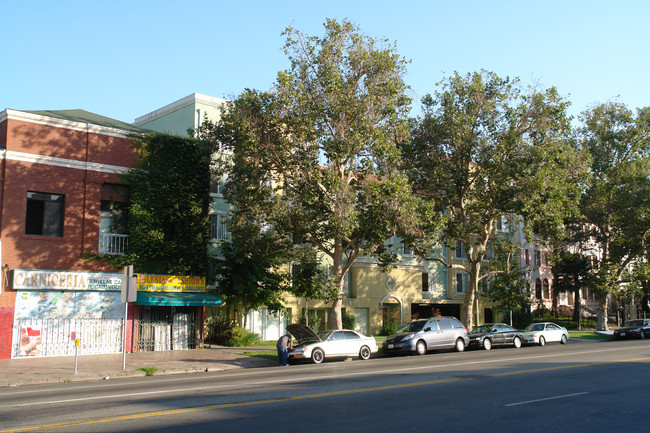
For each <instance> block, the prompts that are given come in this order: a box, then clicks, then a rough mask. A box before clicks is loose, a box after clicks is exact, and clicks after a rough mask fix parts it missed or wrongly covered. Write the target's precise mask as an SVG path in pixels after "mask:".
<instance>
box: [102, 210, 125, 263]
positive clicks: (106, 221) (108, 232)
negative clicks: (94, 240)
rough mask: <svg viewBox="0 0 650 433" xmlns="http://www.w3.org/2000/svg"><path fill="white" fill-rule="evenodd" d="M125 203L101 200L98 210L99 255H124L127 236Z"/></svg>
mask: <svg viewBox="0 0 650 433" xmlns="http://www.w3.org/2000/svg"><path fill="white" fill-rule="evenodd" d="M126 224H127V212H126V203H123V202H119V201H112V200H102V201H101V205H100V210H99V253H100V254H124V253H125V252H126V246H127V241H128V238H129V236H128V235H127V234H126V232H127V230H126Z"/></svg>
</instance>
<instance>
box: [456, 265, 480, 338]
mask: <svg viewBox="0 0 650 433" xmlns="http://www.w3.org/2000/svg"><path fill="white" fill-rule="evenodd" d="M479 272H481V264H480V263H476V262H474V261H472V262H470V264H469V284H468V285H467V293H465V302H464V304H463V313H462V314H461V317H460V320H461V321H462V322H463V323H464V324H465V326H467V329H468V330H471V329H472V328H473V327H474V302H475V301H476V296H477V293H478V276H479Z"/></svg>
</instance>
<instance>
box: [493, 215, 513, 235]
mask: <svg viewBox="0 0 650 433" xmlns="http://www.w3.org/2000/svg"><path fill="white" fill-rule="evenodd" d="M496 226H497V232H500V233H505V232H509V231H510V224H508V217H506V216H505V215H500V216H499V217H497V224H496Z"/></svg>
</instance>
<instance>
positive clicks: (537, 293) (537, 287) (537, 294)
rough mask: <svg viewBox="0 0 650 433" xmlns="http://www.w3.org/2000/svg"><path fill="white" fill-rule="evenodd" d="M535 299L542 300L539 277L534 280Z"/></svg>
mask: <svg viewBox="0 0 650 433" xmlns="http://www.w3.org/2000/svg"><path fill="white" fill-rule="evenodd" d="M535 299H537V300H538V301H541V300H542V280H540V279H539V278H538V279H537V280H536V281H535Z"/></svg>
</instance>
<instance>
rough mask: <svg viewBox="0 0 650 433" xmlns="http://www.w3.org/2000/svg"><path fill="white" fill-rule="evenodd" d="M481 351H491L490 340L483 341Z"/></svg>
mask: <svg viewBox="0 0 650 433" xmlns="http://www.w3.org/2000/svg"><path fill="white" fill-rule="evenodd" d="M483 349H485V350H490V349H492V340H490V339H489V338H486V339H485V340H483Z"/></svg>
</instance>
